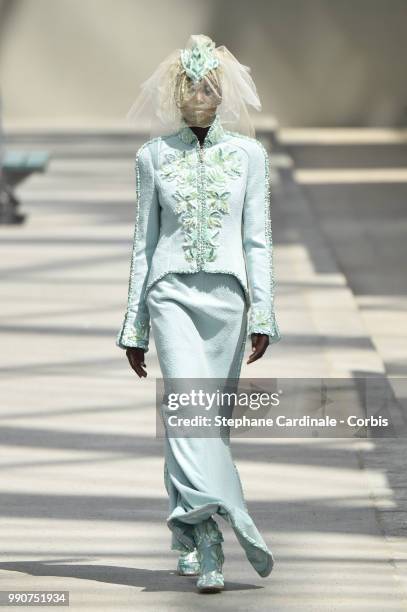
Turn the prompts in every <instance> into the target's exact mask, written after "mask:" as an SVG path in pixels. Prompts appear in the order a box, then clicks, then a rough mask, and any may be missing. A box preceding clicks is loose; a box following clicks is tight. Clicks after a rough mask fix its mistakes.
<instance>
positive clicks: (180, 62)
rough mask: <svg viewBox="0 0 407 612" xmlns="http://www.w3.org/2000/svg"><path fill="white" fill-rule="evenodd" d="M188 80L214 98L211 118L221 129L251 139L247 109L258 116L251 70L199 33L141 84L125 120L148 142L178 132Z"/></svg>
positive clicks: (170, 55)
mask: <svg viewBox="0 0 407 612" xmlns="http://www.w3.org/2000/svg"><path fill="white" fill-rule="evenodd" d="M187 81H188V84H187V87H188V86H189V84H191V83H192V84H194V85H196V84H199V85H200V86H202V84H203V83H205V86H207V87H209V88H210V89H211V90H212V93H213V94H214V95H216V96H217V100H218V102H217V107H216V114H217V115H218V116H219V118H220V121H221V123H222V125H223V126H224V127H225V129H227V130H231V131H236V132H239V133H241V134H244V135H247V136H252V137H253V136H254V134H255V130H254V127H253V123H252V121H251V118H250V115H249V112H248V108H247V106H252V107H253V108H255V109H256V110H257V111H260V110H261V103H260V100H259V97H258V94H257V90H256V86H255V84H254V82H253V79H252V77H251V76H250V68H249V67H248V66H244V65H243V64H241V63H240V62H239V61H238V60H237V59H236V57H235V56H234V55H233V54H232V53H231V52H230V51H229V50H228V49H227V48H226V47H225V46H224V45H222V46H220V47H215V43H214V42H213V41H212V40H211V39H210V38H209V37H208V36H205V35H204V34H193V35H191V36H190V38H189V40H188V43H187V45H186V47H185V48H184V49H176V50H174V51H172V52H171V53H170V54H169V55H168V56H167V57H166V58H165V59H164V60H163V61H162V62H161V63H160V64H159V66H158V67H157V68H156V70H155V71H154V72H153V74H152V75H151V76H150V77H149V78H148V79H147V80H146V81H144V82H143V83H142V84H141V91H140V93H139V95H138V97H137V98H136V100H135V102H134V103H133V104H132V106H131V108H130V109H129V111H128V113H127V115H126V118H127V119H128V121H129V122H131V123H132V124H133V125H135V126H136V127H138V128H140V129H142V130H143V131H145V132H148V133H149V134H150V136H151V137H154V136H162V135H167V134H172V133H174V132H176V131H178V130H179V129H181V127H183V126H184V125H185V124H186V120H185V118H184V116H183V114H182V112H181V110H180V98H181V97H182V95H184V94H183V92H184V91H185V87H186V86H185V83H186V82H187ZM201 125H205V123H202V124H201ZM208 125H210V123H208Z"/></svg>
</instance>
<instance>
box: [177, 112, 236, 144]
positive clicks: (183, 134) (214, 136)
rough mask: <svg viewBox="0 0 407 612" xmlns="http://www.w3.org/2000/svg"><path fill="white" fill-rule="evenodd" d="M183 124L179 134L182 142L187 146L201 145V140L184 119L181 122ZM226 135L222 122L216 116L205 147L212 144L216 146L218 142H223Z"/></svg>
mask: <svg viewBox="0 0 407 612" xmlns="http://www.w3.org/2000/svg"><path fill="white" fill-rule="evenodd" d="M181 124H182V127H181V129H180V130H179V132H178V136H179V137H180V138H181V140H182V142H185V143H186V144H196V143H199V138H198V137H197V135H196V134H195V132H194V131H193V130H192V129H191V128H190V126H189V125H188V124H187V123H186V122H185V120H184V119H182V120H181ZM224 134H225V131H224V129H223V126H222V123H221V121H220V118H219V115H215V119H214V120H213V122H212V123H211V125H210V128H209V130H208V132H207V134H206V136H205V139H204V142H203V146H204V147H206V146H208V145H211V144H216V143H217V142H219V141H220V140H222V138H223V136H224Z"/></svg>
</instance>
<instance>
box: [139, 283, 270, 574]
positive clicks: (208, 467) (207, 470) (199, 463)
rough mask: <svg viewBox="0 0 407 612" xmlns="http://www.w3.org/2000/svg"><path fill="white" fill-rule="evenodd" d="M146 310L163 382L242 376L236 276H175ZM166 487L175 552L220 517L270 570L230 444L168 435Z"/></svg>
mask: <svg viewBox="0 0 407 612" xmlns="http://www.w3.org/2000/svg"><path fill="white" fill-rule="evenodd" d="M147 305H148V309H149V312H150V317H151V326H152V333H153V336H154V340H155V344H156V348H157V355H158V359H159V363H160V368H161V372H162V376H163V378H164V379H166V378H172V379H185V378H195V379H200V378H217V379H219V378H224V379H227V378H229V377H230V378H236V379H238V378H239V375H240V370H241V365H242V360H243V356H244V349H245V339H246V334H247V305H246V301H245V296H244V293H243V288H242V287H241V285H240V283H239V281H238V279H237V278H236V277H234V276H233V275H231V274H220V273H207V272H203V271H200V272H196V273H190V274H188V273H169V274H167V275H166V276H164V277H163V278H161V279H159V280H158V281H157V282H156V283H154V284H153V286H152V287H151V289H150V290H149V292H148V294H147ZM164 482H165V486H166V489H167V492H168V496H169V516H168V518H167V525H168V527H169V528H170V529H171V531H172V543H171V548H172V549H173V550H180V551H185V550H192V549H193V548H194V546H195V544H194V539H193V525H194V524H196V523H199V522H201V521H203V520H206V519H208V518H209V517H211V516H213V515H215V514H219V515H220V516H222V517H223V518H224V519H225V520H226V521H227V522H228V523H229V524H230V525H231V526H232V528H233V530H234V532H235V534H236V536H237V538H238V541H239V542H240V544H241V546H242V547H243V549H244V551H245V553H246V556H247V558H248V560H249V562H250V563H251V564H252V566H253V567H254V569H255V570H256V571H257V573H258V574H259V575H260V576H267V575H268V574H269V573H270V572H271V570H272V566H273V555H272V553H271V551H270V550H269V549H268V547H267V545H266V543H265V542H264V540H263V538H262V536H261V535H260V533H259V531H258V529H257V527H256V525H255V524H254V522H253V520H252V518H251V517H250V515H249V512H248V509H247V506H246V504H245V501H244V495H243V489H242V485H241V481H240V477H239V473H238V471H237V468H236V465H235V463H234V461H233V458H232V455H231V449H230V445H229V441H228V440H225V439H224V438H222V437H207V438H205V437H170V436H168V435H167V436H166V437H165V463H164Z"/></svg>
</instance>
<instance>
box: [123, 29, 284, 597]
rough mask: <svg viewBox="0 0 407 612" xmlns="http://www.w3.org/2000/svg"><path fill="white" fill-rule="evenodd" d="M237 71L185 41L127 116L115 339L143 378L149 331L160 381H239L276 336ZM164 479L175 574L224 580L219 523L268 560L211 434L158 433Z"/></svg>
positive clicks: (248, 83) (260, 567)
mask: <svg viewBox="0 0 407 612" xmlns="http://www.w3.org/2000/svg"><path fill="white" fill-rule="evenodd" d="M249 71H250V70H249V68H247V67H246V66H243V65H242V64H240V63H239V62H238V61H237V59H236V58H235V57H234V56H233V55H232V54H231V53H230V52H229V51H228V50H227V49H226V47H224V46H221V47H215V43H214V42H213V41H212V40H211V39H210V38H209V37H207V36H204V35H192V36H191V37H190V39H189V41H188V44H187V46H186V47H185V48H183V49H177V50H176V51H174V52H173V53H171V54H170V56H168V57H167V58H166V59H165V60H164V61H163V62H162V63H161V64H160V66H159V67H158V68H157V70H156V71H155V72H154V74H153V75H152V76H151V77H150V78H149V79H148V80H147V81H146V82H145V83H144V84H143V89H142V92H141V94H140V95H139V97H138V99H137V100H136V102H135V104H134V105H133V107H132V109H131V110H130V112H129V115H128V116H129V117H130V118H137V119H139V120H140V119H141V120H143V121H148V122H149V124H150V134H151V136H152V137H151V138H150V139H149V140H148V141H147V142H145V143H144V144H143V145H142V146H141V147H140V149H139V150H138V153H137V156H136V164H135V166H136V168H135V169H136V192H137V193H136V196H137V216H136V223H135V231H134V240H133V251H132V259H131V269H130V279H129V290H128V305H127V311H126V315H125V317H124V321H123V324H122V327H121V329H120V332H119V334H118V337H117V345H118V346H119V347H121V348H123V349H126V353H127V357H128V360H129V362H130V365H131V367H132V368H133V369H134V371H135V372H136V373H137V374H138V376H139V377H145V376H146V375H147V372H146V364H145V353H146V352H147V351H148V345H149V338H150V330H151V331H152V333H153V336H154V341H155V344H156V348H157V355H158V360H159V364H160V368H161V371H162V376H163V378H164V379H187V378H194V379H219V378H221V379H225V380H226V379H230V378H231V379H238V378H239V375H240V371H241V365H242V360H243V354H244V349H245V341H246V338H247V336H250V337H251V343H252V352H251V354H250V356H249V359H248V362H247V363H252V362H254V361H256V360H257V359H259V358H260V357H262V356H263V354H264V352H265V351H266V349H267V347H268V345H269V344H271V343H274V342H277V341H278V340H279V339H280V337H281V336H280V332H279V329H278V325H277V322H276V319H275V314H274V278H273V267H272V233H271V217H270V191H269V189H270V186H269V160H268V155H267V152H266V150H265V149H264V147H263V145H262V144H261V143H260V142H259V141H258V140H256V139H255V138H254V130H253V127H252V125H251V121H250V118H249V114H248V112H247V105H248V104H249V105H251V106H253V107H254V108H256V109H257V110H260V108H261V106H260V101H259V98H258V96H257V92H256V88H255V85H254V83H253V81H252V79H251V76H250V75H249ZM164 482H165V486H166V489H167V492H168V496H169V511H170V512H169V516H168V518H167V524H168V527H169V528H170V529H171V531H172V544H171V548H172V549H173V550H177V551H179V553H180V556H179V559H178V572H179V573H180V574H182V575H195V574H197V575H198V580H197V587H198V590H199V592H202V593H205V592H219V591H221V590H222V589H223V587H224V579H223V573H222V568H223V562H224V555H223V550H222V542H223V535H222V532H221V530H220V528H219V525H218V522H217V521H216V520H215V519H214V516H215V515H216V514H217V515H219V516H222V517H223V518H224V519H225V520H226V521H228V523H229V524H230V525H231V526H232V528H233V530H234V532H235V534H236V536H237V538H238V541H239V542H240V544H241V546H242V547H243V549H244V551H245V553H246V556H247V558H248V560H249V562H250V563H251V565H252V566H253V567H254V569H255V570H256V571H257V572H258V574H259V575H260V576H267V575H268V574H269V573H270V572H271V570H272V566H273V556H272V553H271V551H270V550H269V549H268V547H267V545H266V543H265V542H264V540H263V538H262V536H261V535H260V533H259V531H258V530H257V528H256V526H255V524H254V522H253V520H252V518H251V517H250V515H249V513H248V510H247V507H246V504H245V501H244V497H243V490H242V485H241V481H240V478H239V474H238V471H237V468H236V466H235V464H234V462H233V459H232V455H231V451H230V446H229V443H228V442H225V440H224V439H222V438H221V437H219V436H217V437H211V438H203V437H196V438H191V437H184V436H179V437H177V436H169V435H166V438H165V462H164Z"/></svg>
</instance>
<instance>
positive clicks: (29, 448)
mask: <svg viewBox="0 0 407 612" xmlns="http://www.w3.org/2000/svg"><path fill="white" fill-rule="evenodd" d="M406 23H407V3H406V2H405V0H358V1H357V2H355V1H354V0H353V1H352V2H351V1H349V0H341V1H340V2H339V1H337V0H268V1H266V0H252V1H251V2H247V0H246V1H243V0H233V1H232V0H222V1H218V2H215V1H214V0H207V1H205V2H198V1H197V0H188V1H186V0H166V1H164V0H150V1H149V2H141V1H140V0H116V1H115V2H113V0H80V1H79V0H0V95H1V103H2V104H1V115H0V118H1V126H2V127H1V128H0V136H1V140H0V158H1V164H0V169H1V173H0V222H1V224H0V280H1V282H0V304H1V307H0V334H1V340H0V342H1V351H0V443H1V454H0V468H1V471H0V474H1V476H0V478H1V480H0V497H1V504H0V539H1V542H2V549H1V551H0V573H1V575H2V578H3V584H4V585H6V586H4V587H3V588H14V589H35V588H37V589H40V588H41V589H57V588H61V589H65V590H69V591H70V594H71V606H72V607H74V609H76V610H87V609H90V608H92V609H94V608H98V609H101V610H126V609H128V608H131V609H143V610H144V609H154V610H178V609H188V610H189V609H190V608H191V606H195V607H199V605H200V602H201V600H200V599H199V598H198V600H197V597H196V595H195V590H194V583H193V582H191V581H188V580H186V581H183V579H181V578H180V577H177V576H175V574H174V568H175V563H176V556H175V554H174V553H173V552H170V550H169V544H170V535H169V531H168V528H167V527H166V524H165V517H166V512H167V499H166V494H165V491H164V483H163V476H162V470H163V457H162V441H161V440H160V439H157V438H156V435H155V434H156V432H155V381H156V378H157V377H159V376H160V370H159V365H158V359H157V354H156V350H155V345H154V342H153V340H152V342H151V345H150V350H149V352H148V353H147V355H146V363H147V371H148V377H147V378H146V379H142V380H140V379H138V378H137V377H136V375H135V373H134V372H132V371H131V370H130V367H129V365H128V363H127V360H126V356H125V353H124V351H121V350H120V349H119V348H117V347H116V346H115V339H116V334H117V332H118V330H119V328H120V325H121V322H122V318H123V316H124V312H125V307H126V301H127V283H128V275H129V265H130V255H131V247H132V237H133V228H134V221H135V176H134V158H135V155H136V152H137V149H138V147H139V146H140V145H141V144H142V142H143V138H144V135H143V126H135V127H134V126H129V125H128V124H127V123H126V121H125V114H126V112H127V111H128V109H129V108H130V106H131V104H132V102H133V101H134V99H135V97H136V95H137V93H138V91H139V87H140V84H141V82H142V81H143V80H144V79H146V78H147V77H148V76H149V75H150V74H151V73H152V71H153V70H154V69H155V68H156V66H157V64H158V63H159V62H160V61H161V60H162V59H163V58H164V57H165V56H166V55H167V54H168V53H169V52H170V51H172V50H173V49H175V48H181V47H183V46H184V45H185V44H186V42H187V40H188V38H189V36H190V35H191V34H199V33H202V34H206V35H209V36H211V37H212V38H213V39H214V40H215V42H216V43H217V45H221V44H224V45H226V46H227V47H228V48H229V50H230V51H231V52H232V53H233V54H235V55H236V57H237V58H238V59H239V60H240V61H241V62H242V63H244V64H246V65H248V66H250V67H251V70H252V76H253V78H254V80H255V83H256V85H257V87H258V91H259V94H260V97H261V100H262V103H263V111H262V112H261V113H260V114H255V115H254V116H253V120H254V121H255V125H256V128H257V138H258V139H259V140H261V142H262V143H263V144H264V145H265V146H266V147H267V148H268V151H269V153H270V165H271V168H270V172H271V194H272V197H271V207H272V224H273V256H274V268H275V280H276V296H275V307H276V314H277V318H278V320H279V324H280V328H281V332H282V336H283V339H282V341H281V342H279V343H278V344H276V345H274V346H272V347H270V348H269V350H268V351H267V352H266V354H265V355H264V357H263V358H262V359H261V360H259V361H257V362H256V363H254V364H251V365H250V366H248V365H247V364H246V363H245V361H246V359H245V360H244V362H243V369H242V377H246V378H248V377H254V378H256V379H261V378H268V377H277V378H289V377H290V378H296V379H297V378H298V379H301V378H304V379H307V380H309V379H312V378H315V379H319V378H321V377H322V378H323V377H326V378H329V379H335V380H336V381H337V384H338V389H340V388H341V381H344V380H346V381H348V382H349V381H350V382H351V383H352V393H351V394H350V396H346V398H345V401H344V408H345V409H348V408H349V405H351V406H357V407H358V410H360V411H362V410H363V402H364V396H363V385H364V382H365V381H366V380H369V379H372V378H374V379H378V380H380V381H381V383H382V384H383V385H384V386H385V388H386V390H387V391H388V398H389V399H388V401H387V403H386V404H385V405H384V406H381V407H380V410H381V411H382V412H383V413H384V414H386V415H387V416H388V418H389V419H390V421H391V425H392V427H391V437H389V438H383V439H379V438H372V437H367V438H364V437H363V435H357V436H355V437H352V438H348V439H345V438H338V439H335V438H331V439H323V438H316V437H313V438H312V439H307V438H272V439H258V438H257V439H239V440H235V441H234V443H233V449H234V455H235V458H236V461H237V465H238V467H239V471H240V474H241V477H242V481H243V485H244V489H245V493H246V498H247V501H248V506H249V509H250V510H251V513H252V515H253V518H254V520H255V522H256V524H257V525H258V527H259V529H260V531H261V532H262V534H263V536H264V538H265V540H266V541H267V543H268V544H269V545H270V547H271V548H272V550H273V551H274V553H275V556H276V559H277V564H276V569H275V570H273V575H272V579H267V580H265V581H264V580H262V579H260V578H259V577H258V576H257V575H254V573H252V572H250V568H249V569H248V565H247V561H246V560H245V559H244V558H243V554H242V551H241V549H240V547H239V545H238V543H237V542H236V539H235V537H234V535H233V533H231V532H230V531H228V530H225V538H226V542H225V557H226V559H227V566H226V567H227V574H225V575H226V584H227V592H225V593H224V595H223V596H222V598H221V599H222V602H221V603H219V608H220V609H221V607H222V606H223V607H227V606H230V607H231V606H233V609H234V610H248V609H249V608H250V609H251V607H252V606H254V605H255V606H256V609H257V610H265V611H266V610H267V611H269V610H270V609H272V608H273V609H275V610H278V611H286V610H287V611H288V610H290V611H292V612H297V611H298V610H299V609H301V610H306V611H307V610H309V611H311V610H312V611H313V612H316V611H321V612H326V610H349V611H351V610H355V609H358V611H359V612H360V611H364V610H366V612H367V611H369V612H372V611H377V612H383V611H384V610H386V612H389V611H392V612H393V611H394V612H399V611H401V610H405V609H406V608H405V601H406V597H407V594H406V584H407V580H406V578H407V576H406V567H407V566H406V563H405V560H406V558H407V557H406V555H407V531H406V525H407V480H406V477H405V474H404V473H405V465H406V461H407V457H406V444H405V440H406V396H407V390H406V388H405V387H406V385H405V376H406V370H407V359H406V358H407V348H406V347H407V320H406V306H407V275H406V273H405V260H406V244H407V216H406V202H407V79H406V78H405V72H406V71H405V62H406V57H407V53H406V51H407V49H406V47H407V37H406V35H405V30H406ZM246 349H247V350H246V355H247V356H248V354H249V349H250V347H249V341H248V345H247V347H246ZM191 350H193V347H191ZM256 384H259V385H260V384H261V380H258V381H257V383H256ZM331 401H333V400H331ZM327 405H328V406H329V401H328V404H327ZM364 433H365V434H366V435H368V436H369V435H370V434H371V433H372V432H370V431H367V432H364ZM201 605H203V604H201Z"/></svg>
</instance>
